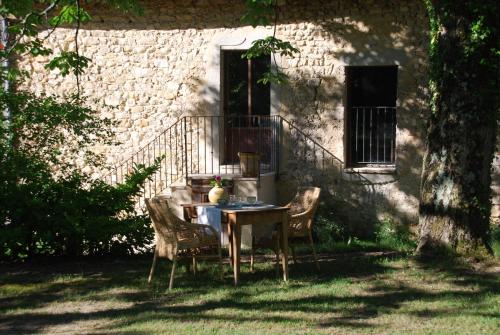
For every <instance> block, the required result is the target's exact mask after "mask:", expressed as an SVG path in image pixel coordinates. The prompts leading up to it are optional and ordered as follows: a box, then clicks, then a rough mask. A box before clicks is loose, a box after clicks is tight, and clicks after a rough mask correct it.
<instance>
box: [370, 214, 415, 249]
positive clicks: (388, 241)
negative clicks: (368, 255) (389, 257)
mask: <svg viewBox="0 0 500 335" xmlns="http://www.w3.org/2000/svg"><path fill="white" fill-rule="evenodd" d="M375 242H377V244H379V245H380V246H381V247H384V248H388V249H391V250H406V251H410V250H414V249H415V247H416V243H415V241H414V240H413V239H412V238H411V233H410V230H409V229H408V227H407V226H403V225H398V224H396V223H395V222H394V221H392V220H389V219H386V220H383V221H380V222H378V223H377V224H376V225H375Z"/></svg>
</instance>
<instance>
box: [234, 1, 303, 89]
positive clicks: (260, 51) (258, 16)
mask: <svg viewBox="0 0 500 335" xmlns="http://www.w3.org/2000/svg"><path fill="white" fill-rule="evenodd" d="M245 4H246V8H247V10H246V13H245V14H244V15H243V16H242V17H241V20H242V21H243V22H245V23H248V24H250V25H252V26H253V27H256V26H259V25H269V24H270V23H271V20H272V19H273V18H274V31H273V35H272V36H268V37H266V38H263V39H257V40H255V41H253V42H252V46H251V47H250V48H249V49H248V50H247V52H245V53H244V54H243V55H242V57H243V58H247V59H252V58H257V57H260V56H264V55H266V56H271V55H272V56H273V57H274V56H275V55H277V54H278V55H281V56H290V57H293V55H294V54H296V53H299V50H298V49H297V48H295V47H294V46H292V44H291V43H290V42H288V41H283V40H281V39H279V38H277V37H276V24H277V21H278V2H277V0H247V1H246V2H245ZM274 63H275V67H274V68H269V69H268V70H267V71H266V72H265V73H264V74H263V76H262V78H259V79H258V80H257V82H258V83H261V84H264V85H265V84H268V83H273V84H278V85H282V84H285V83H286V82H287V80H288V76H287V75H286V74H285V73H284V72H283V71H281V69H280V68H279V66H278V64H277V62H276V58H274Z"/></svg>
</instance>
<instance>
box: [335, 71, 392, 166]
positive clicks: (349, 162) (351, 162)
mask: <svg viewBox="0 0 500 335" xmlns="http://www.w3.org/2000/svg"><path fill="white" fill-rule="evenodd" d="M362 68H364V69H375V68H376V69H384V68H385V69H390V70H392V71H393V70H395V75H396V76H395V83H394V86H395V99H394V103H393V106H354V105H353V103H352V100H351V95H352V93H351V92H350V88H351V82H350V81H351V80H353V78H352V76H351V75H350V73H349V72H350V71H354V70H355V69H362ZM351 69H353V70H351ZM398 85H399V66H398V65H394V64H391V65H346V66H344V120H345V122H344V157H345V163H344V167H345V168H346V171H347V172H350V171H358V172H364V173H394V172H395V167H396V152H397V141H396V134H397V112H398ZM355 107H358V108H361V107H366V108H376V107H378V108H380V107H388V108H394V121H393V122H392V123H393V128H392V129H390V131H391V132H392V134H393V138H392V143H393V147H392V151H391V152H390V155H391V156H392V159H391V160H390V162H387V163H384V162H380V161H377V162H375V161H374V162H366V163H365V162H363V163H359V162H357V160H356V159H354V157H352V156H353V155H352V153H353V148H352V147H353V145H355V144H354V141H353V140H352V137H353V135H352V129H353V128H352V122H353V120H352V117H353V112H352V110H353V108H355ZM363 122H364V121H363ZM378 145H379V143H377V146H378ZM370 150H371V149H370ZM376 150H379V149H378V147H377V149H376ZM384 152H385V151H384Z"/></svg>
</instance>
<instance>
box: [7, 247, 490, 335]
mask: <svg viewBox="0 0 500 335" xmlns="http://www.w3.org/2000/svg"><path fill="white" fill-rule="evenodd" d="M382 255H383V254H382ZM94 264H95V262H85V263H81V264H80V265H79V266H70V267H66V269H67V270H66V271H62V272H61V273H60V274H59V275H57V276H53V275H52V274H51V273H49V272H47V271H45V270H44V269H43V267H36V266H31V270H30V271H31V276H30V277H29V278H27V277H25V276H23V279H22V280H23V281H24V285H25V286H26V287H28V288H30V289H28V290H26V291H24V292H22V293H20V292H18V291H17V285H19V284H18V283H17V282H16V278H17V279H20V277H16V276H15V271H12V272H11V271H10V269H9V268H6V271H5V272H3V273H4V274H2V276H1V277H0V280H1V282H2V283H6V284H3V285H2V286H1V288H2V290H1V292H2V298H1V300H0V310H1V311H2V316H0V332H5V333H9V334H11V333H13V334H16V333H26V332H28V333H32V332H36V333H42V334H44V333H47V334H49V333H55V332H60V333H68V334H71V333H75V334H76V333H82V332H85V333H95V334H98V333H114V332H119V333H129V332H130V333H133V334H150V333H164V332H177V333H179V334H183V333H188V334H189V333H198V332H202V331H205V332H209V330H210V329H211V330H216V329H218V330H219V331H221V332H222V333H224V329H228V330H229V329H231V330H232V331H233V332H235V331H236V332H243V333H244V332H248V331H250V330H252V329H254V330H255V333H257V334H259V332H262V333H265V331H264V330H265V329H267V330H268V331H269V330H272V331H271V332H281V333H282V332H290V331H292V332H294V331H297V330H301V332H302V333H311V334H323V333H324V334H329V333H331V332H340V333H348V332H352V331H356V330H359V331H361V330H362V329H366V330H369V331H372V332H373V331H375V332H379V331H389V330H397V329H399V330H401V329H406V330H408V331H417V332H418V331H419V330H421V329H423V328H421V327H422V326H434V323H433V321H432V317H439V318H440V320H441V321H440V324H439V325H438V328H436V329H441V330H443V331H453V330H456V329H457V328H456V327H457V324H455V323H454V320H456V319H457V318H458V319H460V320H462V321H463V324H465V325H466V326H467V327H469V328H468V329H470V330H473V329H474V330H477V331H485V330H486V331H487V330H488V329H489V330H492V329H493V328H492V327H494V319H495V318H496V317H498V316H499V311H498V308H499V306H498V305H497V306H495V304H494V301H495V299H496V296H497V295H498V287H499V286H498V277H495V276H491V275H490V276H484V275H479V274H476V273H474V272H471V271H470V270H467V269H464V268H461V267H460V266H458V265H457V267H454V266H450V264H449V263H448V264H444V265H443V266H444V267H446V268H447V269H448V270H449V271H441V270H440V269H439V266H436V264H432V265H428V264H426V263H415V262H414V261H413V260H410V259H406V258H401V257H397V256H392V257H389V258H387V256H378V257H371V256H364V257H362V256H361V255H360V256H359V257H355V258H352V257H347V256H342V257H341V256H334V257H326V258H323V262H322V263H321V269H322V270H321V271H319V272H318V271H317V270H315V267H314V264H313V263H311V262H309V261H305V260H304V259H302V260H301V261H300V262H299V263H298V264H297V265H293V266H292V267H291V272H290V276H291V278H292V279H291V281H290V282H289V283H283V282H282V281H281V280H279V279H278V278H276V277H275V273H274V269H273V265H272V263H269V262H268V263H261V262H258V263H257V271H256V272H255V273H253V274H252V273H248V272H247V271H246V270H245V269H246V266H247V265H244V266H243V269H244V270H243V273H242V285H241V287H238V288H234V287H232V285H231V280H230V278H229V276H227V275H226V278H225V279H224V281H222V282H221V281H219V280H217V279H216V277H217V276H216V273H213V271H211V269H212V268H211V267H210V264H205V263H203V262H202V263H201V264H200V271H199V273H198V274H197V275H196V276H193V275H192V274H190V273H186V272H183V271H181V272H180V273H179V278H177V282H178V283H179V285H178V287H177V288H175V289H174V290H173V291H168V290H167V280H166V278H167V277H166V274H167V272H168V270H169V266H166V262H162V263H161V264H160V268H159V269H158V276H157V278H156V279H155V280H154V281H153V284H152V285H151V286H148V285H147V284H146V274H147V269H148V266H149V259H147V260H146V259H145V258H140V257H135V258H129V259H128V260H127V262H118V263H116V262H110V261H104V262H101V265H98V266H97V267H96V266H95V265H94ZM101 266H102V267H103V268H101ZM131 266H133V269H131ZM63 268H64V266H63ZM79 268H80V271H78V269H79ZM75 270H76V271H75ZM64 272H66V274H65V273H64ZM75 272H80V274H78V275H75V277H74V280H72V279H71V278H72V276H73V275H72V274H73V273H75ZM228 272H229V269H228V268H226V273H228ZM62 278H64V280H62ZM469 280H470V281H469ZM40 282H47V285H45V286H40ZM55 282H57V284H56V283H55ZM463 303H467V304H469V308H468V309H467V311H464V310H463V308H461V307H459V306H461V305H462V304H463ZM478 320H481V321H480V322H479V323H478Z"/></svg>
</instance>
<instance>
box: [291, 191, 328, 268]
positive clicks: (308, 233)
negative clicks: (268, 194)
mask: <svg viewBox="0 0 500 335" xmlns="http://www.w3.org/2000/svg"><path fill="white" fill-rule="evenodd" d="M320 193H321V189H320V188H319V187H300V188H299V189H298V191H297V194H296V195H295V197H294V198H293V200H292V201H291V202H290V203H289V204H288V205H286V206H287V207H290V212H289V213H290V221H289V230H288V239H289V241H290V242H291V243H289V245H290V248H291V249H292V257H293V262H294V264H295V263H296V262H297V259H296V257H295V249H294V246H293V242H296V241H298V240H303V239H306V240H309V243H310V244H311V249H312V252H313V256H314V262H315V263H316V267H317V268H318V269H319V263H318V257H317V255H316V249H315V248H314V242H313V238H312V230H313V218H314V214H315V213H316V208H317V207H318V202H319V195H320Z"/></svg>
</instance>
